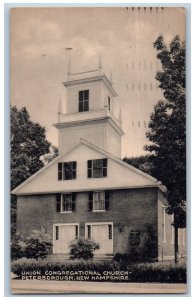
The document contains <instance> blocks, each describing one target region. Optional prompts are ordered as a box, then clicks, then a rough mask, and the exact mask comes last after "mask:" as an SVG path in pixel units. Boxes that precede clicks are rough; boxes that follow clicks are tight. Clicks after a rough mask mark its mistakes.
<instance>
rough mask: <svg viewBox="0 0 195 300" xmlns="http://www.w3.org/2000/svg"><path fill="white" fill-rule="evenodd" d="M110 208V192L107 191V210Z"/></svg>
mask: <svg viewBox="0 0 195 300" xmlns="http://www.w3.org/2000/svg"><path fill="white" fill-rule="evenodd" d="M109 208H110V192H109V191H105V210H109Z"/></svg>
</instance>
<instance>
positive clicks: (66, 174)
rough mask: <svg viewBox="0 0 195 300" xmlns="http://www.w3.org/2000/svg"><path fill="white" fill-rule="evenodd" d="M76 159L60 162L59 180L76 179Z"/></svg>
mask: <svg viewBox="0 0 195 300" xmlns="http://www.w3.org/2000/svg"><path fill="white" fill-rule="evenodd" d="M76 167H77V162H76V161H70V162H64V163H58V180H72V179H76Z"/></svg>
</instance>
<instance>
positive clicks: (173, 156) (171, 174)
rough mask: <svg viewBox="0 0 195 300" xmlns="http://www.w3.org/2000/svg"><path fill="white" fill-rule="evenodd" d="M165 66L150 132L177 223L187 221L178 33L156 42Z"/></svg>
mask: <svg viewBox="0 0 195 300" xmlns="http://www.w3.org/2000/svg"><path fill="white" fill-rule="evenodd" d="M154 47H155V48H156V50H157V58H158V59H159V60H160V62H161V65H162V69H161V71H159V72H157V74H156V79H157V80H158V81H159V82H160V85H159V87H160V88H161V89H162V90H163V94H164V98H165V99H164V100H161V101H159V102H158V103H157V105H156V106H155V107H154V112H153V113H152V114H151V119H150V123H149V128H150V131H149V132H148V133H147V137H148V139H149V140H150V141H151V144H150V145H147V146H145V149H146V150H148V151H150V152H151V153H152V154H153V155H154V156H153V162H154V173H153V175H154V176H155V177H156V178H157V179H158V180H159V181H161V182H162V184H163V185H165V186H166V189H167V191H166V197H167V200H168V207H167V212H168V213H170V214H173V213H174V224H175V225H176V226H177V227H184V226H185V222H186V101H185V100H186V97H185V75H186V74H185V45H184V42H182V41H181V40H180V37H179V36H176V37H175V38H174V39H173V40H172V42H171V43H170V45H169V46H168V47H167V46H166V45H165V43H164V40H163V37H162V36H159V37H158V39H157V40H156V41H155V43H154Z"/></svg>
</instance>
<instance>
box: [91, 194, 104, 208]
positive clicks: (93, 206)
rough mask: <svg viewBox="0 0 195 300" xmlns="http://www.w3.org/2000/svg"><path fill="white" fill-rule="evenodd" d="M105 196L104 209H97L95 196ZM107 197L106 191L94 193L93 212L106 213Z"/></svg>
mask: <svg viewBox="0 0 195 300" xmlns="http://www.w3.org/2000/svg"><path fill="white" fill-rule="evenodd" d="M101 193H102V194H104V209H95V201H96V200H95V194H101ZM105 197H106V195H105V191H94V192H93V211H92V212H104V211H106V207H105V206H106V198H105ZM99 204H100V200H99Z"/></svg>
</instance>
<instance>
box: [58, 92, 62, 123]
mask: <svg viewBox="0 0 195 300" xmlns="http://www.w3.org/2000/svg"><path fill="white" fill-rule="evenodd" d="M62 113H63V112H62V98H61V97H60V99H59V103H58V122H60V121H61V114H62Z"/></svg>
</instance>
